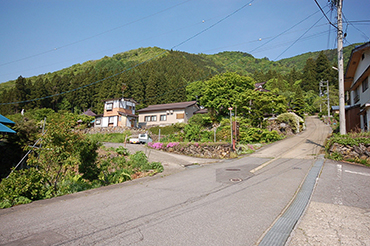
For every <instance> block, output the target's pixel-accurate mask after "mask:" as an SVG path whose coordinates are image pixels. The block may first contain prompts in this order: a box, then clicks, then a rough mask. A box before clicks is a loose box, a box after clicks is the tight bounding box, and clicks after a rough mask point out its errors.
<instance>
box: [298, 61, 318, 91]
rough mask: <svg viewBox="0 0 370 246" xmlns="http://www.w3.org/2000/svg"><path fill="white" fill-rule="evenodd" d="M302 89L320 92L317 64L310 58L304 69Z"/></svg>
mask: <svg viewBox="0 0 370 246" xmlns="http://www.w3.org/2000/svg"><path fill="white" fill-rule="evenodd" d="M301 87H302V89H303V90H304V91H309V90H313V91H315V92H318V91H319V82H318V81H317V72H316V62H315V60H314V59H312V58H309V59H307V61H306V65H305V66H304V68H303V74H302V84H301Z"/></svg>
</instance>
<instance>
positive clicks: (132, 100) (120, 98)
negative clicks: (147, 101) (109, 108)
mask: <svg viewBox="0 0 370 246" xmlns="http://www.w3.org/2000/svg"><path fill="white" fill-rule="evenodd" d="M122 99H123V100H124V101H128V102H132V103H135V104H139V103H138V102H136V101H135V100H134V99H133V98H124V97H119V98H111V99H105V100H103V102H106V101H114V100H122Z"/></svg>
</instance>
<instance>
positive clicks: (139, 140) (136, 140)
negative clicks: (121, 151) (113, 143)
mask: <svg viewBox="0 0 370 246" xmlns="http://www.w3.org/2000/svg"><path fill="white" fill-rule="evenodd" d="M151 142H153V139H152V138H151V137H150V136H149V135H148V134H146V133H145V134H140V135H139V136H138V137H132V138H130V143H131V144H146V143H151Z"/></svg>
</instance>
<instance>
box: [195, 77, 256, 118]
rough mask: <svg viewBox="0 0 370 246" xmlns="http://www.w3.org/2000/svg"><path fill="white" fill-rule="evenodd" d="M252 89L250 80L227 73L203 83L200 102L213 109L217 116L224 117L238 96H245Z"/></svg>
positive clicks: (252, 82)
mask: <svg viewBox="0 0 370 246" xmlns="http://www.w3.org/2000/svg"><path fill="white" fill-rule="evenodd" d="M253 88H254V80H253V79H252V78H250V77H244V76H240V75H238V74H236V73H231V72H227V73H224V74H220V75H216V76H214V77H212V78H211V79H209V80H207V81H205V85H204V95H203V96H202V97H201V100H200V102H201V104H202V105H203V106H205V107H206V108H212V109H214V110H215V111H216V113H217V114H218V115H223V116H226V115H228V107H232V106H233V105H235V104H236V100H237V99H238V98H239V97H240V94H245V93H247V91H248V90H251V89H253Z"/></svg>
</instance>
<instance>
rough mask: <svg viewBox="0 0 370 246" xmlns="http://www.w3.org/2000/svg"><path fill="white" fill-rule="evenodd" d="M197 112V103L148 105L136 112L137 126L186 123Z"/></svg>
mask: <svg viewBox="0 0 370 246" xmlns="http://www.w3.org/2000/svg"><path fill="white" fill-rule="evenodd" d="M198 110H199V107H198V105H197V101H190V102H178V103H168V104H157V105H150V106H148V107H147V108H143V109H140V110H138V112H139V125H140V126H143V127H145V126H155V125H170V124H174V123H181V122H184V123H187V122H188V120H189V118H190V117H192V116H193V114H194V113H195V112H196V111H198Z"/></svg>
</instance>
